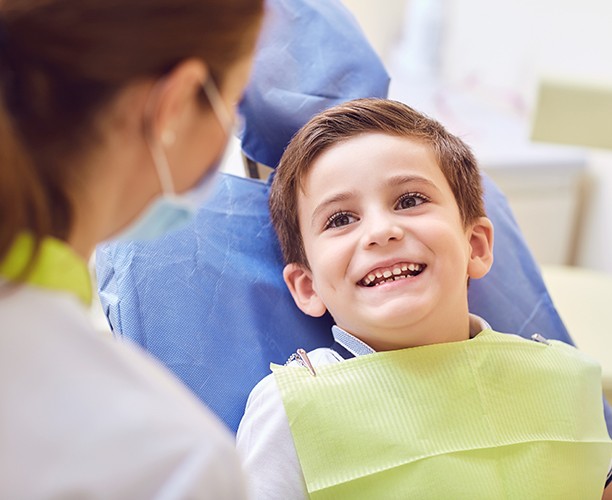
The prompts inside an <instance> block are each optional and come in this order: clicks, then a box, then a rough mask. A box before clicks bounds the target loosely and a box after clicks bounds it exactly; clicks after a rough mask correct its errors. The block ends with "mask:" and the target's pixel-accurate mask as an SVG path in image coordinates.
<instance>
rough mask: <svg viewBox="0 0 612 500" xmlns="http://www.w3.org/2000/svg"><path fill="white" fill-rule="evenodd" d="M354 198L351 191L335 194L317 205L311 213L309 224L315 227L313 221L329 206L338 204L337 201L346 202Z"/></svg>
mask: <svg viewBox="0 0 612 500" xmlns="http://www.w3.org/2000/svg"><path fill="white" fill-rule="evenodd" d="M353 196H355V193H354V192H353V191H343V192H341V193H336V194H334V195H332V196H330V197H329V198H325V199H324V200H323V201H322V202H321V203H319V204H318V205H317V207H316V208H315V209H314V210H313V212H312V218H311V223H312V225H315V220H316V219H317V217H318V216H319V214H320V213H321V212H323V211H324V210H325V209H326V208H327V207H328V206H329V205H333V204H334V203H338V202H339V201H346V200H348V199H350V198H352V197H353Z"/></svg>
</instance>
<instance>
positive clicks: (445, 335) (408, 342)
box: [336, 313, 490, 353]
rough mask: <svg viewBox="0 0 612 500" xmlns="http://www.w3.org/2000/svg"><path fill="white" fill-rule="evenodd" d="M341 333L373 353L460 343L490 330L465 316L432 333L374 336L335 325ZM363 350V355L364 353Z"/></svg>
mask: <svg viewBox="0 0 612 500" xmlns="http://www.w3.org/2000/svg"><path fill="white" fill-rule="evenodd" d="M336 328H339V329H340V330H342V331H343V332H345V333H347V334H349V335H351V336H352V337H354V338H355V339H356V341H358V342H359V343H361V344H363V345H364V346H365V350H367V349H371V350H372V351H374V352H382V351H392V350H398V349H407V348H410V347H419V346H424V345H431V344H443V343H448V342H460V341H464V340H468V339H470V338H474V337H475V336H476V335H478V334H479V333H480V332H481V331H482V330H484V329H486V328H490V326H489V325H488V324H487V323H486V321H484V320H483V319H482V318H480V317H479V316H476V315H474V314H469V313H468V314H467V316H466V318H465V321H461V322H458V321H455V322H454V326H453V327H445V328H439V327H438V328H437V329H436V331H432V330H433V329H432V328H427V327H425V328H423V331H417V330H416V329H415V330H412V331H411V332H409V333H408V334H406V332H405V331H402V332H399V333H398V332H394V331H384V332H383V331H378V332H376V334H375V335H372V333H368V334H361V335H360V334H359V333H357V332H352V331H350V330H348V329H346V328H343V327H342V325H336ZM381 338H382V339H398V340H400V341H399V342H393V341H390V342H386V341H375V340H372V339H381ZM365 350H364V353H365Z"/></svg>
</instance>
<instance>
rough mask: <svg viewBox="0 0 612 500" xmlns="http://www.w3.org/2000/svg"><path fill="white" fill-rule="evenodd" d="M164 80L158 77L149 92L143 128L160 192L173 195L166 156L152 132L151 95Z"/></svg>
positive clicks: (159, 89)
mask: <svg viewBox="0 0 612 500" xmlns="http://www.w3.org/2000/svg"><path fill="white" fill-rule="evenodd" d="M164 82H165V80H164V79H163V78H160V79H159V80H158V81H157V83H156V84H155V85H154V86H153V88H152V89H151V91H150V92H149V96H148V97H147V102H146V104H145V109H144V116H143V121H144V123H143V129H144V136H145V141H146V142H147V146H148V147H149V152H150V153H151V159H152V160H153V165H155V171H156V172H157V178H158V179H159V183H160V185H161V188H162V194H163V195H166V196H174V195H175V194H176V193H175V191H174V182H173V181H172V171H171V170H170V164H169V163H168V158H167V157H166V153H165V152H164V150H163V148H162V147H161V145H160V143H159V141H158V140H157V139H155V137H154V134H153V96H155V95H156V94H159V92H161V87H162V86H163V84H164Z"/></svg>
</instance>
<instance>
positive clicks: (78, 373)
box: [0, 0, 263, 499]
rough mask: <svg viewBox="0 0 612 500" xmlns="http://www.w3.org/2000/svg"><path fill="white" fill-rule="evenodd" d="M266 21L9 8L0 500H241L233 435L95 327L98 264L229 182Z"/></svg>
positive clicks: (77, 0)
mask: <svg viewBox="0 0 612 500" xmlns="http://www.w3.org/2000/svg"><path fill="white" fill-rule="evenodd" d="M262 13H263V5H262V0H146V1H140V0H121V1H118V0H45V1H41V0H2V1H0V220H1V224H0V323H1V324H2V330H1V332H0V401H1V406H0V442H2V445H1V446H0V471H2V472H1V473H0V497H2V498H87V497H98V498H130V499H135V498H186V497H189V498H201V497H210V498H216V499H218V498H241V497H242V496H243V485H242V480H241V472H240V466H239V463H238V461H237V459H236V457H235V453H234V449H233V443H232V440H231V438H230V437H229V435H228V433H227V432H226V431H225V429H224V428H223V426H222V425H221V424H220V423H218V421H217V420H216V419H215V418H214V417H213V416H212V415H211V414H210V412H208V411H207V410H206V409H205V408H203V407H202V406H201V405H200V404H199V402H198V401H197V400H195V399H194V397H193V396H191V394H190V393H189V392H188V391H187V390H185V389H184V388H183V387H182V386H181V385H180V384H179V383H177V382H176V380H175V379H173V377H172V376H170V375H169V374H168V372H166V370H164V369H163V368H161V367H160V366H158V365H157V364H156V363H155V362H153V361H152V360H151V359H149V358H148V357H146V356H145V355H143V354H142V353H141V352H140V351H137V350H136V349H134V348H133V347H130V346H128V345H125V344H122V343H119V342H116V341H113V340H112V339H107V338H101V337H100V336H99V335H98V334H96V332H95V331H94V329H93V328H92V327H91V326H90V325H89V324H88V318H87V306H88V305H89V303H90V301H91V285H90V282H89V275H88V272H87V265H86V263H87V260H88V258H89V256H90V254H91V253H92V251H93V249H94V247H95V245H96V244H97V243H98V242H100V241H104V240H108V239H112V238H117V237H124V238H132V237H137V238H141V237H145V238H146V237H153V236H157V235H160V234H162V233H163V232H164V231H165V230H167V229H169V228H172V227H174V226H176V225H177V224H180V223H182V222H183V221H184V220H185V219H186V218H187V217H188V216H189V214H190V208H189V207H188V205H187V204H186V203H185V202H184V201H183V198H181V196H180V194H181V193H185V192H187V191H195V190H199V188H200V187H201V186H202V185H203V184H208V182H209V180H210V177H211V175H212V173H213V172H214V170H215V165H216V164H217V162H218V159H219V157H220V156H221V154H222V151H223V149H224V146H225V143H226V141H227V139H228V134H229V132H230V127H231V116H232V114H233V110H232V108H233V105H234V103H236V102H237V100H238V99H239V98H240V95H241V93H242V90H243V87H244V85H245V84H246V80H247V77H248V72H249V69H250V64H251V57H252V52H253V48H254V45H255V42H256V38H257V33H258V30H259V26H260V22H261V17H262ZM196 188H197V189H196Z"/></svg>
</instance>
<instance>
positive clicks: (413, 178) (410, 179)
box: [385, 175, 438, 189]
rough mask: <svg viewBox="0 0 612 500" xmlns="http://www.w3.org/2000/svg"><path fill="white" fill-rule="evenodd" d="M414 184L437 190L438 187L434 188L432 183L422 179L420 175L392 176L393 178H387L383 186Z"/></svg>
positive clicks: (425, 178) (424, 178)
mask: <svg viewBox="0 0 612 500" xmlns="http://www.w3.org/2000/svg"><path fill="white" fill-rule="evenodd" d="M415 182H416V183H419V184H425V185H427V186H429V187H431V188H434V189H438V186H436V185H435V184H434V182H433V181H431V180H430V179H428V178H427V177H422V176H420V175H394V176H393V177H389V178H388V179H386V181H385V184H386V185H387V186H398V185H402V184H410V183H415Z"/></svg>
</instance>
